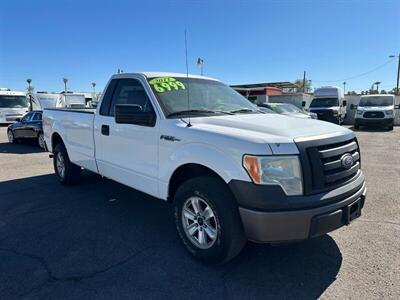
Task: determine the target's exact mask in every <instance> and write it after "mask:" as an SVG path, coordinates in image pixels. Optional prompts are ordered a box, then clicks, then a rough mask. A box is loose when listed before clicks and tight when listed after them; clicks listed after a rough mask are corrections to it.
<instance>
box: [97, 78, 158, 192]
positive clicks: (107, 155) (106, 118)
mask: <svg viewBox="0 0 400 300" xmlns="http://www.w3.org/2000/svg"><path fill="white" fill-rule="evenodd" d="M117 104H134V105H137V106H139V107H140V109H141V110H143V111H147V112H153V113H154V114H155V115H156V113H155V110H154V108H153V105H152V103H151V100H150V98H149V97H148V95H147V92H146V90H145V89H144V86H143V84H142V83H141V82H140V81H139V80H138V79H133V78H121V79H113V80H112V81H111V82H110V84H109V86H108V87H107V91H106V93H105V95H104V97H103V100H102V104H101V107H100V110H99V114H98V115H96V117H95V142H96V161H97V165H98V169H99V172H100V174H101V175H103V176H106V177H108V178H111V179H113V180H116V181H118V182H120V183H123V184H125V185H128V186H130V187H133V188H135V189H138V190H140V191H143V192H145V193H148V194H150V195H153V196H156V197H157V196H158V143H159V139H160V134H159V124H158V123H159V122H156V124H155V125H154V126H144V125H136V124H118V123H116V122H115V118H114V111H115V105H117Z"/></svg>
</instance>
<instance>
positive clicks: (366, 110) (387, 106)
mask: <svg viewBox="0 0 400 300" xmlns="http://www.w3.org/2000/svg"><path fill="white" fill-rule="evenodd" d="M394 103H395V98H394V95H389V94H384V95H365V96H361V98H360V102H359V104H358V107H357V112H356V118H355V123H354V128H355V129H359V128H360V126H368V125H378V126H384V127H388V128H389V130H393V124H394V118H395V107H394V106H395V105H394Z"/></svg>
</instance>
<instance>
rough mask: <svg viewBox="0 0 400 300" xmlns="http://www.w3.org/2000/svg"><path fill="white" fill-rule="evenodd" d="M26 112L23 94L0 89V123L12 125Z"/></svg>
mask: <svg viewBox="0 0 400 300" xmlns="http://www.w3.org/2000/svg"><path fill="white" fill-rule="evenodd" d="M28 111H29V106H28V100H27V98H26V94H25V92H18V91H12V90H10V89H6V88H0V123H14V122H15V121H16V120H17V119H19V118H22V116H23V115H25V114H26V113H27V112H28Z"/></svg>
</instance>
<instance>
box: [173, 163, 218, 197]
mask: <svg viewBox="0 0 400 300" xmlns="http://www.w3.org/2000/svg"><path fill="white" fill-rule="evenodd" d="M200 176H212V177H214V178H217V179H219V180H220V181H221V182H223V183H225V184H226V182H225V180H224V179H223V178H222V177H221V176H220V175H219V174H218V173H217V172H216V171H214V170H212V169H211V168H209V167H206V166H204V165H202V164H198V163H186V164H183V165H181V166H179V167H178V168H176V169H175V171H174V172H173V173H172V176H171V178H170V180H169V184H168V197H167V201H168V202H173V199H174V196H175V193H176V191H177V190H178V188H179V186H180V185H182V184H183V183H184V182H186V181H187V180H189V179H192V178H195V177H200Z"/></svg>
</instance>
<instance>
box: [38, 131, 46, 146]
mask: <svg viewBox="0 0 400 300" xmlns="http://www.w3.org/2000/svg"><path fill="white" fill-rule="evenodd" d="M37 139H38V145H39V147H40V148H42V149H43V150H46V142H45V140H44V135H43V132H41V133H39V135H38V138H37Z"/></svg>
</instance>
